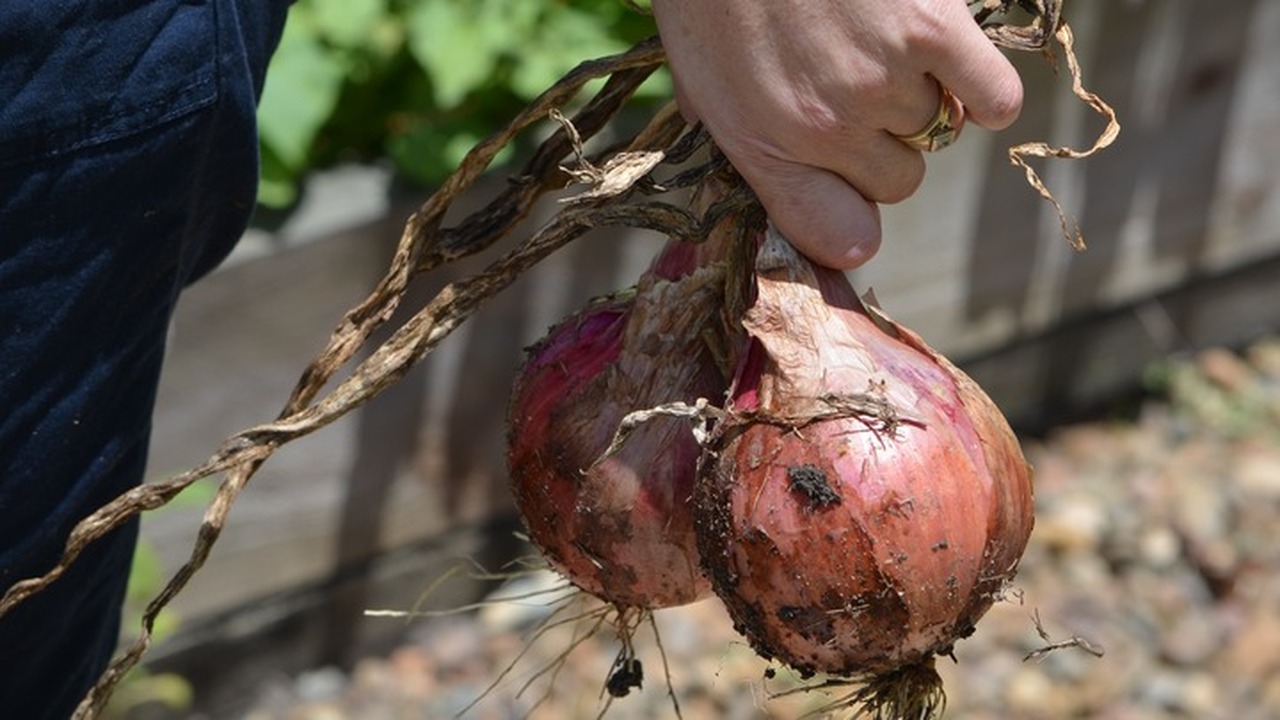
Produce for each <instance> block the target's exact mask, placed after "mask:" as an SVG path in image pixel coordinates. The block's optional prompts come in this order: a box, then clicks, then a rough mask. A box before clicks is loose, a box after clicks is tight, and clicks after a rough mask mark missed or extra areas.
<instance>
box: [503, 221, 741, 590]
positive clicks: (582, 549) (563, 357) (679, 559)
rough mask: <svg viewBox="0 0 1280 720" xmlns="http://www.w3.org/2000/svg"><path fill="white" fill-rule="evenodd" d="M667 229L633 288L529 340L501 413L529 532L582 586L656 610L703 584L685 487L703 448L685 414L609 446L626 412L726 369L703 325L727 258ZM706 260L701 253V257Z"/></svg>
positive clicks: (719, 378) (710, 390)
mask: <svg viewBox="0 0 1280 720" xmlns="http://www.w3.org/2000/svg"><path fill="white" fill-rule="evenodd" d="M702 255H703V246H695V245H693V244H691V243H687V242H681V241H678V240H671V241H669V242H668V244H667V246H666V247H665V248H664V250H663V251H662V253H661V254H660V255H659V256H658V257H657V258H656V259H655V261H654V262H653V265H652V266H651V268H650V269H649V271H648V272H646V273H645V275H644V276H643V277H642V278H641V279H640V281H639V283H638V284H637V286H636V287H635V288H634V289H633V290H632V291H630V292H627V293H624V294H620V295H615V296H611V297H608V298H605V299H603V300H598V301H596V302H594V303H592V304H591V305H590V306H589V307H587V308H585V309H584V310H582V311H580V312H579V313H578V314H576V315H575V316H573V317H571V318H569V319H567V320H565V321H563V322H561V323H560V324H558V325H557V326H555V327H554V328H552V329H551V331H550V332H549V334H548V335H547V337H546V338H545V339H543V340H542V341H540V342H539V343H538V344H537V345H535V346H534V347H533V348H531V350H530V353H529V357H528V360H527V362H526V364H525V365H524V367H523V368H522V370H521V372H520V376H519V378H518V380H517V383H516V387H515V390H514V393H513V398H512V403H511V408H510V413H509V417H508V429H509V438H508V439H509V452H508V461H509V469H510V478H511V486H512V489H513V491H514V494H515V499H516V503H517V506H518V508H519V511H520V514H521V517H522V518H523V520H524V524H525V527H526V528H527V530H528V533H529V537H530V539H531V540H532V541H533V542H534V544H536V545H537V546H538V547H539V548H540V549H541V550H542V552H543V555H544V556H545V557H546V559H547V560H548V561H549V563H550V564H551V565H552V566H553V567H554V568H555V569H556V570H558V571H559V572H560V573H561V574H563V575H564V576H565V577H567V578H568V579H569V580H570V581H571V582H572V583H573V584H575V585H577V586H578V587H579V588H581V589H583V590H585V591H587V592H588V593H591V594H592V595H595V596H596V597H598V598H601V599H603V600H605V601H607V602H609V603H612V604H614V605H617V606H624V607H638V608H647V609H654V608H660V607H668V606H673V605H679V604H683V603H688V602H692V601H694V600H697V599H699V598H701V597H704V596H706V595H709V594H710V585H709V583H708V582H707V580H706V579H705V577H704V576H703V575H702V573H701V571H700V569H699V562H698V557H697V548H696V543H695V540H694V533H693V514H692V504H691V499H692V494H693V485H694V480H695V477H696V474H697V465H698V457H699V455H700V453H701V448H700V447H699V445H698V442H697V441H696V440H695V439H694V438H693V437H692V435H691V434H690V433H689V429H688V425H687V422H685V421H682V420H678V419H675V418H671V417H656V418H654V419H651V420H649V421H647V422H645V423H643V424H641V425H639V426H638V427H636V428H635V430H634V431H633V432H632V433H630V435H629V436H628V438H627V441H626V443H625V444H624V445H622V447H621V448H620V449H618V450H617V451H616V452H610V453H609V454H608V455H607V456H606V449H608V448H610V444H611V441H612V440H613V438H614V435H615V432H616V431H617V430H618V429H619V427H620V424H621V422H622V420H623V419H624V418H625V417H626V416H627V415H629V414H630V413H632V412H634V411H637V410H644V409H647V408H653V407H657V406H662V405H666V404H670V403H677V402H685V403H693V402H695V401H697V400H698V399H699V398H704V399H711V400H713V401H714V402H716V403H719V402H722V400H723V398H724V395H725V391H726V386H727V379H726V373H725V371H723V370H721V369H720V366H719V365H718V364H717V363H716V362H715V359H714V355H713V354H712V353H711V352H710V350H709V347H708V345H707V339H706V333H705V332H704V330H705V329H706V328H707V327H708V324H709V323H711V322H713V321H716V320H717V319H718V313H719V311H720V307H721V305H722V285H723V274H724V271H723V266H722V265H717V264H715V263H711V262H709V261H708V262H706V263H705V266H699V262H700V257H702ZM702 259H703V260H706V258H702Z"/></svg>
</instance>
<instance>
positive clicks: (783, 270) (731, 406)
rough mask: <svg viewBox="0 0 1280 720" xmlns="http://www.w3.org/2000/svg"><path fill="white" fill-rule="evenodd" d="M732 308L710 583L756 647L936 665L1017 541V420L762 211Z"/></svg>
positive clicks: (701, 501)
mask: <svg viewBox="0 0 1280 720" xmlns="http://www.w3.org/2000/svg"><path fill="white" fill-rule="evenodd" d="M742 325H743V327H744V328H745V330H746V332H747V334H748V336H749V343H750V344H749V347H748V349H747V350H746V351H745V352H744V353H743V357H742V360H741V361H740V362H739V369H738V372H737V374H736V377H735V379H734V381H733V385H732V390H731V394H730V399H729V403H728V406H727V407H726V408H725V409H726V419H725V420H724V421H723V422H722V423H721V425H720V426H719V427H718V428H717V430H716V434H715V437H713V439H712V444H711V446H710V447H709V454H708V455H707V457H706V458H705V460H704V466H703V471H702V477H701V479H700V481H699V485H698V490H697V493H696V527H697V531H698V546H699V550H700V552H701V555H702V560H703V564H704V567H705V569H706V570H707V572H708V575H709V576H710V578H711V581H712V584H713V586H714V589H715V592H716V594H717V595H719V596H720V598H721V599H722V600H723V601H724V603H725V605H726V606H727V607H728V609H729V612H730V614H731V616H732V617H733V619H734V622H735V624H736V626H737V627H738V629H739V631H740V632H742V633H743V634H744V635H745V636H746V637H747V638H748V639H749V640H750V642H751V644H752V645H753V647H755V649H756V650H757V651H758V652H759V653H760V654H762V655H764V656H765V657H769V658H775V659H777V660H780V661H782V662H785V663H786V664H788V665H790V666H792V667H794V668H796V669H797V670H799V671H800V672H801V673H802V674H805V675H808V674H812V673H815V672H821V673H827V674H833V675H840V676H855V677H862V678H868V677H877V676H881V677H883V676H884V675H885V674H892V673H895V672H898V671H901V670H903V669H904V668H913V667H920V666H924V665H927V666H928V667H929V668H931V660H932V657H933V656H934V655H935V654H948V653H950V651H951V648H952V645H953V643H955V642H956V640H958V639H960V638H963V637H965V636H967V635H969V634H970V633H971V632H972V631H973V628H974V624H975V623H976V622H977V621H978V619H979V617H981V616H982V614H983V613H985V612H986V610H987V609H988V608H989V607H990V605H991V604H992V602H993V600H994V599H995V598H997V597H998V596H999V595H1000V593H1001V591H1002V589H1003V588H1004V587H1005V585H1006V583H1008V582H1009V580H1010V579H1011V578H1012V577H1013V575H1014V573H1015V571H1016V569H1017V565H1018V560H1019V558H1020V557H1021V555H1022V551H1023V549H1024V547H1025V546H1026V542H1027V538H1028V536H1029V534H1030V532H1031V527H1032V523H1033V515H1032V483H1031V469H1030V466H1028V465H1027V463H1026V461H1025V460H1024V458H1023V456H1022V453H1021V450H1020V449H1019V445H1018V442H1017V439H1016V437H1015V436H1014V434H1013V432H1012V430H1011V429H1010V428H1009V426H1008V424H1007V422H1006V421H1005V419H1004V417H1003V416H1002V415H1001V413H1000V412H999V410H998V409H997V408H996V407H995V405H994V404H993V403H992V401H991V400H990V399H989V398H988V397H987V396H986V395H985V394H984V393H983V392H982V390H981V389H980V388H978V386H977V385H976V384H975V383H974V382H973V381H972V380H971V379H970V378H968V377H967V376H966V375H964V373H962V372H961V371H960V370H958V369H957V368H956V367H954V366H953V365H952V364H951V363H950V362H948V361H947V360H946V359H945V358H943V357H942V356H941V355H939V354H938V353H936V352H934V351H933V350H932V349H930V348H929V346H928V345H926V344H925V343H924V341H923V340H921V339H920V337H919V336H917V335H916V334H915V333H913V332H911V331H910V330H907V329H906V328H903V327H902V326H900V325H898V324H896V323H894V322H893V321H892V320H889V319H888V318H887V317H885V316H884V315H883V314H882V313H880V312H879V311H878V310H875V309H870V308H867V307H866V306H864V304H863V303H862V302H861V301H860V300H859V298H858V296H857V294H856V293H855V292H854V290H853V288H852V286H851V285H850V284H849V282H848V280H847V279H846V277H845V275H844V274H843V273H840V272H837V271H834V270H829V269H826V268H821V267H816V266H814V265H812V264H810V263H809V261H807V260H806V259H804V258H803V257H801V256H800V255H799V254H798V253H797V252H796V251H795V250H794V249H793V248H792V247H791V246H790V245H789V244H788V243H787V242H786V240H784V239H783V238H782V237H781V236H779V235H777V234H776V233H775V232H773V231H772V230H771V231H770V232H769V233H767V238H766V240H765V242H764V243H763V245H762V247H761V249H760V251H759V253H758V256H757V261H756V297H755V300H754V302H753V304H752V305H751V307H750V308H749V309H748V310H747V311H746V313H745V317H744V318H743V321H742ZM930 671H931V670H930Z"/></svg>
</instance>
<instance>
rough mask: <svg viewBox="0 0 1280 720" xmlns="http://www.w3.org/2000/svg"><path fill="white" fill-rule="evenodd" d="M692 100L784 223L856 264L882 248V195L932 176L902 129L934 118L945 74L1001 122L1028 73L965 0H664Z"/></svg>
mask: <svg viewBox="0 0 1280 720" xmlns="http://www.w3.org/2000/svg"><path fill="white" fill-rule="evenodd" d="M653 10H654V15H655V16H656V18H657V22H658V29H659V32H660V34H661V36H662V39H663V44H664V46H665V47H666V49H667V54H668V57H669V59H670V62H671V68H672V73H673V75H674V77H675V82H676V97H677V100H678V101H679V103H680V109H681V111H682V112H683V113H684V114H685V116H686V117H687V118H688V119H689V120H690V121H697V120H701V121H702V122H703V123H704V124H705V125H706V126H707V128H708V129H709V130H710V132H711V134H712V137H714V138H715V140H716V142H717V144H719V146H720V147H721V149H722V150H723V151H724V152H725V154H726V155H727V156H728V157H729V159H730V160H731V161H732V162H733V164H734V166H735V167H736V168H737V169H738V171H739V172H740V173H741V174H742V176H743V177H744V178H745V179H746V181H747V182H748V183H749V184H750V185H751V187H752V188H753V189H754V190H755V192H756V194H757V195H759V197H760V200H761V202H762V203H763V204H764V206H765V208H766V210H768V212H769V215H770V218H771V219H772V221H773V222H774V223H775V224H776V225H777V226H778V228H779V230H781V231H782V233H783V234H784V235H785V236H786V237H787V238H788V239H790V240H791V241H792V242H793V243H794V244H795V245H796V246H797V247H798V248H799V249H800V250H801V251H802V252H804V253H805V254H806V255H808V256H809V257H810V258H811V259H813V260H814V261H815V262H818V263H820V264H822V265H826V266H828V267H833V268H840V269H849V268H854V267H857V266H859V265H861V264H863V263H865V262H866V261H867V260H869V259H870V258H871V257H872V256H873V255H874V254H875V253H876V251H877V250H878V249H879V247H880V213H879V209H878V205H877V204H878V203H896V202H900V201H902V200H905V199H906V198H907V197H909V196H910V195H911V194H912V193H914V192H915V191H916V189H917V188H918V187H919V186H920V183H921V182H922V181H923V179H924V173H925V162H924V158H923V157H922V154H921V153H920V152H919V151H916V150H913V149H911V148H909V147H907V146H906V145H904V144H903V143H901V142H899V141H898V140H897V139H896V138H895V137H894V135H908V134H911V133H914V132H917V131H919V130H920V129H921V128H923V127H924V126H926V125H927V124H928V123H929V122H930V121H931V120H932V119H933V117H934V115H935V113H936V112H937V108H938V104H939V98H940V96H939V89H938V83H942V84H943V85H945V86H946V87H947V88H949V89H950V90H951V92H952V93H953V94H954V95H955V96H956V97H957V98H958V99H959V100H960V102H961V103H962V104H963V105H964V115H965V119H966V120H967V121H968V122H974V123H977V124H978V125H981V126H983V127H986V128H989V129H992V130H998V129H1002V128H1004V127H1007V126H1008V125H1009V124H1010V123H1012V122H1013V121H1014V120H1015V119H1016V118H1017V116H1018V112H1019V111H1020V110H1021V107H1022V83H1021V80H1020V78H1019V77H1018V74H1017V71H1016V70H1014V68H1013V66H1012V65H1011V64H1010V63H1009V61H1008V60H1007V59H1006V58H1005V57H1004V56H1003V55H1002V54H1001V53H1000V52H999V51H998V50H997V49H996V48H995V46H994V45H992V44H991V42H990V41H989V40H988V39H987V38H986V36H985V35H983V33H982V31H981V30H980V29H979V28H978V26H977V24H976V23H974V22H973V19H972V17H971V16H970V15H969V11H968V8H967V6H966V4H965V1H964V0H891V1H889V2H886V1H885V0H653Z"/></svg>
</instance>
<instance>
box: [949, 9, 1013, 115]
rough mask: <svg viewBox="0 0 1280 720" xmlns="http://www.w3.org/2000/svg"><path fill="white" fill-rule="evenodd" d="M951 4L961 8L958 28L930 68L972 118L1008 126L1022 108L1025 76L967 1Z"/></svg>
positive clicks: (953, 22)
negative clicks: (973, 14)
mask: <svg viewBox="0 0 1280 720" xmlns="http://www.w3.org/2000/svg"><path fill="white" fill-rule="evenodd" d="M947 7H953V8H955V9H956V11H957V17H955V18H953V19H952V25H951V27H952V28H954V31H953V32H950V33H948V34H947V35H946V37H945V38H943V39H942V42H940V43H939V46H938V48H937V50H938V52H937V53H935V59H934V61H933V62H931V63H929V71H930V73H931V74H932V75H933V76H934V77H936V78H937V79H938V81H939V82H941V83H942V84H943V85H945V86H947V87H948V88H949V89H950V90H951V92H952V93H954V94H955V96H956V97H957V98H959V99H960V102H962V103H964V107H965V112H966V114H967V116H968V118H969V119H970V120H972V121H973V122H975V123H977V124H979V125H981V126H983V127H985V128H988V129H991V130H1001V129H1003V128H1006V127H1008V126H1009V125H1011V124H1012V123H1013V121H1014V120H1017V119H1018V114H1019V113H1020V112H1021V111H1022V79H1021V78H1020V77H1019V76H1018V71H1017V70H1016V69H1014V67H1013V64H1012V63H1010V62H1009V59H1008V58H1006V57H1005V56H1004V54H1003V53H1001V52H1000V50H999V48H997V47H996V46H995V45H994V44H993V43H992V42H991V40H990V38H988V37H987V36H986V34H985V33H984V32H982V28H980V27H978V24H977V23H975V22H974V21H973V18H972V17H971V16H969V14H968V11H967V10H966V9H965V6H964V4H963V3H955V4H954V5H951V4H949V5H948V6H947Z"/></svg>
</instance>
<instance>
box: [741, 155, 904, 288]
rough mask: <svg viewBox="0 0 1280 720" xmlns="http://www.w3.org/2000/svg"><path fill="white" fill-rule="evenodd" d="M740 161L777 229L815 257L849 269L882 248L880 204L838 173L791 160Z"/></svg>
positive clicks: (814, 258)
mask: <svg viewBox="0 0 1280 720" xmlns="http://www.w3.org/2000/svg"><path fill="white" fill-rule="evenodd" d="M772 165H773V167H760V166H745V167H739V171H740V172H742V174H743V176H744V177H745V178H746V180H747V182H748V184H750V185H751V187H752V189H753V190H755V192H756V195H757V196H758V197H759V198H760V202H761V203H762V204H763V205H764V208H765V210H766V211H767V212H768V213H769V219H770V220H772V221H773V223H774V225H776V226H777V227H778V230H779V231H781V232H782V234H783V235H784V236H785V237H786V238H787V239H788V240H790V241H791V244H793V245H795V246H796V249H797V250H799V251H800V252H802V253H804V254H805V255H806V256H807V257H808V258H809V259H810V260H813V261H814V262H816V263H818V264H819V265H825V266H826V267H830V268H836V269H840V270H848V269H852V268H855V267H858V266H859V265H862V264H863V263H865V262H867V261H868V260H870V259H871V257H872V256H873V255H875V254H876V251H877V250H879V249H880V210H879V208H878V207H876V205H875V204H874V203H872V202H869V201H868V200H867V199H866V198H864V197H862V196H861V195H860V194H859V193H858V191H857V190H855V189H854V188H853V187H851V186H850V185H849V184H848V183H847V182H845V181H844V179H843V178H841V177H840V176H839V175H836V174H834V173H831V172H828V171H825V170H822V169H820V168H815V167H808V166H804V165H796V164H792V163H782V162H778V163H773V164H772Z"/></svg>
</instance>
